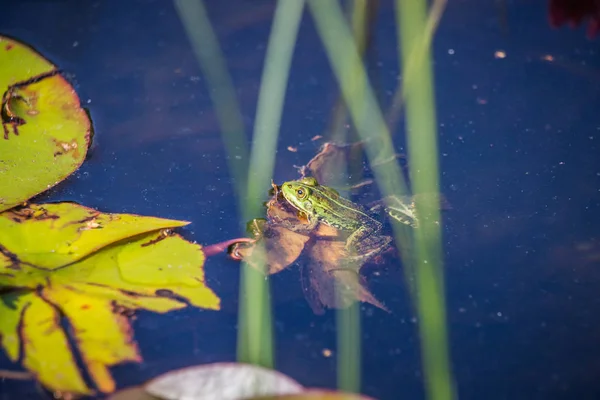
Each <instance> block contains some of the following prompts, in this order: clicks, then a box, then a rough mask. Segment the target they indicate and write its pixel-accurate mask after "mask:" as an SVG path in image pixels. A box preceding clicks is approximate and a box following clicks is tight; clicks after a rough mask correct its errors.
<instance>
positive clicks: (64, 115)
mask: <svg viewBox="0 0 600 400" xmlns="http://www.w3.org/2000/svg"><path fill="white" fill-rule="evenodd" d="M0 91H1V92H2V93H3V94H2V105H1V107H2V109H1V117H2V128H3V130H2V132H0V141H1V142H2V145H1V146H0V212H1V211H4V210H7V209H9V208H12V207H14V206H16V205H18V204H20V203H23V202H24V201H26V200H28V199H29V198H31V197H32V196H35V195H36V194H38V193H41V192H43V191H45V190H47V189H48V188H50V187H52V186H54V185H56V184H57V183H59V182H60V181H62V180H63V179H65V178H66V177H67V176H69V175H70V174H72V173H73V172H74V171H75V170H76V169H77V168H79V166H80V165H81V164H82V163H83V160H84V159H85V156H86V153H87V151H88V147H89V142H90V131H91V123H90V120H89V118H88V116H87V114H86V112H85V110H83V109H82V108H81V106H80V102H79V98H78V97H77V94H76V93H75V90H74V89H73V87H72V86H71V85H70V84H69V83H68V82H67V81H66V80H65V79H64V78H63V77H62V76H61V75H60V73H59V71H58V70H57V68H56V66H55V65H54V64H52V63H50V62H49V61H48V60H46V59H45V58H44V57H43V56H41V55H40V54H39V53H37V52H36V51H35V50H33V49H32V48H30V47H29V46H27V45H25V44H23V43H20V42H18V41H16V40H14V39H10V38H7V37H4V36H0Z"/></svg>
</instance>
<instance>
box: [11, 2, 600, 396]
mask: <svg viewBox="0 0 600 400" xmlns="http://www.w3.org/2000/svg"><path fill="white" fill-rule="evenodd" d="M224 4H225V3H221V2H209V3H208V5H207V6H208V10H209V13H210V17H211V20H212V21H213V25H214V27H215V29H216V31H217V34H218V37H219V40H220V43H221V46H222V49H223V51H224V52H225V54H226V56H227V62H228V67H229V69H230V73H231V75H232V78H233V82H234V84H235V88H236V91H237V95H238V99H239V102H240V106H241V109H242V114H243V118H244V122H245V124H246V130H247V132H251V131H252V125H253V118H254V112H255V108H256V97H257V94H258V86H259V82H260V76H261V71H262V63H263V58H264V54H265V49H266V44H267V39H268V34H269V29H270V21H271V17H272V11H273V6H274V3H273V2H270V1H254V2H245V1H241V0H232V1H229V2H227V6H225V5H224ZM507 7H508V19H507V25H504V24H502V19H501V18H500V14H499V13H498V10H497V9H496V8H495V7H494V5H493V4H486V3H484V2H478V1H474V0H465V1H463V2H458V3H457V2H450V4H449V5H448V7H447V10H446V13H445V15H444V17H443V19H442V23H441V25H440V28H439V31H438V34H437V36H436V40H435V43H434V51H433V54H434V58H435V77H436V82H435V83H436V99H437V114H438V122H439V127H438V129H439V145H440V154H441V173H442V180H441V183H442V189H443V192H444V193H445V194H446V196H447V198H448V200H449V202H450V203H451V204H452V206H453V209H452V210H451V211H448V212H446V213H445V214H444V218H445V220H444V249H445V256H446V259H445V265H446V280H447V295H448V298H447V306H448V318H449V330H450V335H451V336H450V347H451V353H452V354H451V355H452V362H453V368H454V373H455V378H456V382H457V387H458V391H459V393H460V398H461V399H480V398H488V399H508V398H511V399H525V398H527V399H534V398H540V399H542V398H543V399H550V398H551V399H561V398H594V397H596V396H598V393H599V392H600V387H599V386H598V384H597V379H596V376H595V371H597V366H598V361H597V360H598V359H599V356H600V354H598V352H597V351H595V350H594V349H595V348H596V347H597V346H596V343H597V332H598V330H599V329H600V325H599V323H598V322H597V318H595V315H596V314H597V312H598V309H599V307H600V305H599V297H598V295H597V292H598V290H597V285H598V283H600V282H599V277H600V275H598V272H597V269H598V268H597V267H598V266H599V260H600V242H599V239H598V227H597V225H598V224H597V223H595V221H598V220H600V219H599V214H600V207H599V204H600V192H599V188H600V164H599V163H598V161H597V159H598V157H597V154H598V150H599V144H598V143H600V120H599V119H598V117H597V114H598V113H597V111H598V106H599V103H600V95H599V93H600V91H599V89H600V70H599V68H600V58H599V57H598V50H597V49H598V41H597V40H596V41H588V40H587V39H585V37H584V31H583V29H579V30H570V29H568V28H564V29H561V30H553V29H551V28H550V27H549V26H548V24H547V19H546V9H545V5H544V4H543V3H541V4H537V3H535V4H534V3H533V2H528V3H526V4H517V3H516V2H508V4H507ZM378 18H379V19H378V25H377V29H376V37H375V41H376V46H375V51H374V52H373V53H374V54H371V56H370V57H372V58H371V60H372V61H371V64H370V66H369V69H370V73H371V74H372V78H373V84H374V86H375V88H376V89H377V90H379V93H380V96H381V98H382V99H384V101H386V102H387V101H389V99H391V96H392V94H393V90H394V88H395V85H396V79H397V78H396V76H397V67H396V64H397V55H396V47H395V46H396V45H395V31H394V25H393V23H394V21H393V17H392V13H391V3H390V2H389V1H383V2H381V10H380V12H379V16H378ZM0 26H2V33H4V34H8V35H11V36H13V37H16V38H18V39H20V40H22V41H25V42H28V43H30V44H32V45H33V46H34V47H35V48H36V49H38V50H39V51H41V52H42V53H43V54H44V55H45V56H47V57H48V58H50V59H51V60H52V61H54V62H56V63H57V64H58V65H59V66H60V67H61V68H63V69H64V70H65V71H67V72H68V74H69V76H70V77H71V79H72V81H73V82H74V83H75V85H76V89H77V91H78V93H79V94H80V97H81V99H82V102H83V103H85V104H86V106H88V107H89V109H90V111H91V115H92V118H93V122H94V129H95V132H96V136H95V142H94V146H93V148H92V149H91V154H90V158H89V160H88V161H87V162H86V163H85V164H84V165H83V166H82V167H81V169H80V170H79V171H78V172H77V173H76V174H74V175H73V176H72V177H70V178H69V179H68V180H67V181H66V182H64V183H63V184H61V185H59V186H58V187H56V188H55V189H52V190H51V191H50V192H49V193H47V194H45V195H43V196H42V198H41V200H44V201H56V200H74V201H77V202H79V203H81V204H84V205H86V206H90V207H95V208H98V209H100V210H102V211H106V212H130V213H138V214H144V215H156V216H161V217H165V218H176V219H185V220H189V221H192V224H191V225H190V226H188V227H186V228H185V229H182V230H181V231H182V232H183V234H184V236H185V237H186V238H187V239H189V240H195V241H197V242H199V243H203V244H212V243H216V242H219V241H223V240H227V239H231V238H234V237H238V236H240V234H241V232H240V231H239V220H238V218H239V216H238V212H237V199H236V198H235V197H234V195H233V191H232V181H231V177H230V174H229V172H228V167H227V162H226V161H227V160H226V158H225V157H226V156H225V152H224V149H223V145H222V142H221V137H220V134H219V131H218V125H217V120H216V117H215V114H214V112H213V109H212V104H211V101H210V98H209V96H208V93H207V89H206V82H205V79H204V77H203V76H202V74H201V72H200V70H199V67H198V65H197V63H196V60H195V58H194V55H193V53H192V51H191V48H190V45H189V44H188V41H187V38H186V36H185V33H184V31H183V28H182V27H181V25H180V23H179V20H178V18H177V15H176V13H175V11H174V9H173V7H172V5H171V3H169V2H162V1H128V2H121V3H115V2H105V3H102V2H97V3H91V2H90V3H89V4H80V3H79V2H69V1H64V2H18V3H14V4H12V5H10V6H5V7H4V8H3V12H2V15H0ZM501 52H503V53H505V54H506V57H505V58H502V53H501ZM549 56H551V57H552V59H553V60H554V61H548V60H549V59H550V57H549ZM337 93H338V92H337V85H336V83H335V80H334V79H333V76H332V73H331V70H330V69H329V66H328V63H327V59H326V57H325V54H324V52H323V48H322V45H321V43H320V41H319V38H318V36H317V34H316V31H315V29H314V26H313V24H312V21H311V18H310V17H309V15H308V14H306V15H305V16H304V19H303V21H302V25H301V28H300V32H299V41H298V43H297V47H296V51H295V54H294V59H293V65H292V70H291V74H290V83H289V86H288V92H287V98H286V105H285V109H284V115H283V121H282V127H281V137H280V140H279V143H278V153H277V157H276V168H275V174H274V176H273V179H274V180H275V182H282V181H284V180H287V179H293V178H295V177H296V176H297V170H296V169H295V168H294V166H295V165H302V164H305V163H306V162H307V161H308V160H309V159H310V158H311V157H312V156H313V155H314V154H315V153H316V152H317V150H318V146H319V142H312V141H311V140H310V139H311V138H312V137H313V136H315V135H317V134H323V131H324V129H325V128H326V127H327V124H328V122H329V117H330V110H331V107H332V106H333V104H334V103H335V101H336V98H337V97H336V96H337ZM386 104H387V103H386ZM248 135H250V134H249V133H248ZM249 139H250V138H249ZM394 140H395V142H396V143H397V145H398V151H400V152H401V151H403V144H404V132H403V130H402V129H399V130H398V131H397V132H395V138H394ZM288 146H295V147H297V148H298V151H297V152H290V151H289V150H288V149H287V148H288ZM264 186H265V198H266V191H267V190H268V189H269V187H270V183H269V182H265V183H264ZM205 268H206V273H207V279H208V285H209V286H210V287H211V288H213V289H214V290H215V291H216V292H217V294H218V295H219V296H220V297H221V299H222V310H221V311H219V312H212V311H203V310H198V309H191V308H190V309H184V310H181V311H177V312H173V313H170V314H167V315H158V314H153V313H149V312H138V313H137V319H136V320H135V321H133V327H134V330H135V338H136V340H137V341H138V343H139V345H140V349H141V353H142V355H143V356H144V359H145V362H144V363H143V364H140V365H132V364H127V365H121V366H118V367H116V368H114V369H113V372H114V376H115V378H116V379H117V383H118V385H119V387H125V386H129V385H133V384H140V383H142V382H144V381H146V380H147V379H150V378H152V377H154V376H156V375H158V374H160V373H163V372H166V371H168V370H171V369H174V368H181V367H184V366H189V365H194V364H200V363H208V362H214V361H231V360H234V359H235V343H236V324H237V319H236V317H237V294H238V279H239V278H238V271H239V265H238V264H237V263H236V262H234V261H231V260H228V259H227V258H226V257H225V256H215V257H213V258H211V259H209V260H208V262H207V263H206V266H205ZM365 275H366V276H367V279H368V280H369V284H370V288H371V289H372V291H373V292H374V293H375V295H376V296H377V297H378V298H379V299H380V300H382V301H383V302H385V304H386V305H387V306H388V308H390V309H391V310H392V312H393V313H392V314H387V313H385V312H383V311H381V310H378V309H376V308H374V307H372V306H369V305H365V306H364V307H363V311H362V312H363V392H364V393H365V394H367V395H370V396H373V397H376V398H379V399H396V398H401V397H402V398H409V399H413V398H414V399H418V398H422V396H423V389H422V376H421V370H420V355H419V347H418V335H417V332H416V330H415V328H416V325H415V318H414V315H413V313H412V310H411V308H410V305H409V297H408V292H407V288H406V284H405V283H404V282H403V276H404V275H403V272H402V271H401V270H400V269H399V268H398V267H397V266H387V267H385V266H384V267H382V268H376V267H373V268H369V269H368V270H367V271H365ZM271 283H272V287H273V291H274V295H273V298H274V320H275V335H276V352H277V353H276V354H277V355H276V365H277V368H278V369H279V370H280V371H282V372H284V373H286V374H289V375H290V376H292V377H293V378H294V379H296V380H298V381H299V382H301V383H302V384H304V385H306V386H323V387H334V386H335V376H336V375H335V357H327V356H326V355H324V354H327V352H326V351H324V350H328V349H330V350H335V337H336V336H335V314H334V313H333V312H328V313H327V314H325V315H324V316H315V315H313V314H312V312H311V310H310V307H309V305H308V303H307V302H306V301H305V300H304V297H303V294H302V291H301V288H300V283H299V273H298V271H297V269H291V270H288V271H285V272H283V273H281V274H280V275H277V276H275V277H273V279H272V281H271ZM165 327H168V329H167V328H165ZM2 357H3V358H2V359H1V361H0V368H3V369H10V368H11V365H10V363H9V362H8V361H7V360H6V358H4V356H2ZM0 393H1V394H2V398H3V399H12V398H24V397H23V396H25V395H30V396H32V397H31V398H35V397H34V395H35V390H34V389H33V388H32V386H31V385H30V384H29V383H24V382H9V381H4V382H1V383H0Z"/></svg>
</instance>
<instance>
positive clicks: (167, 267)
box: [0, 203, 220, 394]
mask: <svg viewBox="0 0 600 400" xmlns="http://www.w3.org/2000/svg"><path fill="white" fill-rule="evenodd" d="M185 224H187V222H184V221H173V220H166V219H160V218H152V217H142V216H137V215H127V214H103V213H99V212H97V211H94V210H91V209H88V208H85V207H81V206H79V205H76V204H73V203H57V204H47V205H43V206H40V205H29V206H28V207H19V208H16V209H12V210H9V211H5V212H4V213H0V250H1V251H0V255H3V256H4V258H0V286H2V287H4V288H5V290H7V288H10V287H13V288H15V289H14V290H12V291H8V292H6V291H5V292H4V293H3V294H2V295H1V300H2V301H1V302H0V320H2V321H3V324H2V325H0V335H1V336H0V341H1V345H2V347H3V348H4V349H5V351H6V353H7V355H8V356H9V357H10V358H11V359H12V360H13V361H19V360H18V357H19V349H20V348H21V347H22V349H23V357H22V360H20V361H21V362H22V364H23V366H24V367H25V368H27V369H28V370H30V371H31V372H32V373H33V374H35V375H36V378H37V379H38V380H39V381H40V382H42V383H43V384H44V385H46V386H47V387H49V388H52V389H53V390H58V391H61V392H68V393H78V394H90V393H91V390H90V389H89V388H88V387H87V386H86V384H85V383H84V382H83V380H82V378H81V373H80V371H79V370H78V368H77V365H76V364H75V361H74V359H73V356H72V355H71V352H70V350H69V347H68V344H67V336H66V335H67V334H66V333H65V332H64V331H63V326H64V325H63V323H65V322H66V323H67V325H68V326H70V328H71V329H70V334H71V336H72V338H73V339H74V342H75V343H76V346H77V349H78V352H79V354H80V355H81V358H82V361H83V363H84V365H85V366H86V368H87V371H88V373H89V376H90V377H91V378H92V380H93V381H94V383H95V385H96V386H97V387H98V389H99V390H100V391H101V392H112V391H113V390H114V389H115V383H114V381H113V379H112V376H111V374H110V371H109V369H108V368H109V367H111V366H113V365H116V364H119V363H123V362H127V361H130V362H139V361H141V360H142V358H141V355H140V354H139V351H138V348H137V345H136V343H135V341H134V340H133V333H132V331H131V326H130V324H129V320H128V318H127V317H128V316H129V315H130V313H131V312H132V311H133V310H136V309H146V310H151V311H155V312H167V311H170V310H174V309H179V308H183V307H186V305H187V304H188V303H189V304H191V305H194V306H197V307H203V308H209V309H219V306H220V300H219V298H218V297H217V296H216V295H215V294H214V292H213V291H212V290H211V289H209V288H208V287H206V285H205V283H204V271H203V268H202V267H203V264H204V254H203V253H202V248H201V246H200V245H197V244H193V243H189V242H187V241H185V240H184V239H183V238H181V237H180V236H178V235H175V234H172V233H170V231H168V230H164V229H162V228H167V227H176V226H182V225H185ZM9 232H10V233H11V234H10V235H9V234H8V233H9ZM32 237H33V238H35V239H31V238H32ZM90 253H91V254H90ZM45 257H48V258H49V259H51V261H48V260H46V259H45ZM24 260H27V261H24ZM57 260H62V262H64V263H66V264H64V265H61V264H60V263H59V262H58V261H57ZM34 262H39V263H40V264H41V266H40V265H36V264H35V263H34ZM27 288H30V289H27ZM98 326H101V327H102V329H98Z"/></svg>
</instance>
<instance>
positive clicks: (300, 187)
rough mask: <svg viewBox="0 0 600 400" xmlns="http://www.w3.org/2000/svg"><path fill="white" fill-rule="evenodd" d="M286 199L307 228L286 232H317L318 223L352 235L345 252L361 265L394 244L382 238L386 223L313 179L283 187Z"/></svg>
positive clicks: (303, 179) (347, 241)
mask: <svg viewBox="0 0 600 400" xmlns="http://www.w3.org/2000/svg"><path fill="white" fill-rule="evenodd" d="M281 193H282V195H283V197H284V198H285V199H286V200H287V202H288V203H289V204H291V205H292V206H293V207H294V208H296V209H297V210H298V217H299V218H301V219H303V218H306V219H307V220H308V225H306V224H294V225H292V224H289V223H287V224H286V228H288V229H291V230H294V231H299V230H307V231H311V230H313V229H314V228H315V227H316V225H317V224H318V223H323V224H325V225H329V226H331V227H333V228H335V229H337V230H338V231H341V232H347V233H350V235H349V236H348V237H347V239H346V244H345V248H346V251H347V252H348V254H349V258H350V259H352V260H354V261H358V260H363V259H367V258H370V257H373V256H374V255H376V254H379V253H380V252H381V251H383V250H385V249H386V248H387V246H388V245H389V243H390V242H391V241H392V238H391V237H390V236H385V235H381V234H380V232H381V229H382V226H383V225H382V223H381V222H379V221H378V220H376V219H375V218H373V217H372V216H371V215H370V214H369V213H368V212H367V211H366V210H365V209H364V208H363V207H362V206H361V205H359V204H356V203H353V202H351V201H350V200H348V199H345V198H343V197H341V196H340V195H339V193H338V192H337V191H336V190H335V189H333V188H330V187H327V186H322V185H319V183H318V182H317V180H316V179H315V178H313V177H305V178H302V179H300V180H296V181H289V182H285V183H283V184H282V185H281Z"/></svg>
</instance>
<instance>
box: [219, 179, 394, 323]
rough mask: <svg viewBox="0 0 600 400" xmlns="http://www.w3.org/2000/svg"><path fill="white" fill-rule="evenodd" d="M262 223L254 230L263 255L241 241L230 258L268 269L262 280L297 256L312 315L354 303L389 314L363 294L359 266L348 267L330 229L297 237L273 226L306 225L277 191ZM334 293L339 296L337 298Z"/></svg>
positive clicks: (341, 244)
mask: <svg viewBox="0 0 600 400" xmlns="http://www.w3.org/2000/svg"><path fill="white" fill-rule="evenodd" d="M267 217H268V219H267V220H261V221H263V223H261V224H260V227H258V226H257V229H256V230H254V234H255V237H256V241H260V242H261V243H263V244H264V246H265V252H254V251H253V250H254V247H255V243H256V242H254V243H249V242H248V241H247V240H244V241H240V243H238V244H236V245H234V246H232V247H231V251H230V256H231V257H232V258H234V259H236V260H244V261H246V262H248V264H249V265H251V266H253V267H255V268H258V266H261V265H267V266H268V269H267V274H268V275H271V274H275V273H277V272H280V271H282V270H283V269H285V268H287V267H289V266H290V265H291V264H293V263H294V262H295V261H296V260H297V259H298V258H299V257H300V256H301V255H304V256H306V259H307V261H306V263H303V264H302V265H301V275H302V279H301V280H302V286H303V292H304V295H305V298H306V300H307V301H308V303H309V304H310V306H311V308H312V310H313V312H314V313H315V314H323V312H324V309H325V308H345V307H348V306H350V305H351V304H352V303H353V302H354V301H356V300H360V301H363V302H367V303H370V304H373V305H374V306H376V307H379V308H381V309H383V310H386V311H388V310H387V308H386V307H385V306H384V305H383V304H382V303H380V302H379V301H378V300H377V299H376V298H375V297H374V296H373V295H372V294H371V292H369V290H368V289H367V288H366V285H365V282H364V279H363V278H362V277H361V276H360V274H359V270H360V267H361V266H362V264H359V263H356V262H354V263H351V262H349V261H348V254H347V252H346V249H345V241H344V240H343V238H344V237H343V236H340V235H339V232H338V231H337V230H336V229H335V228H332V227H330V226H327V225H324V224H318V225H317V226H316V228H315V229H314V230H313V231H311V232H302V233H299V232H293V231H291V230H289V229H286V228H285V227H282V226H278V225H276V223H279V222H281V221H288V222H290V223H292V224H294V225H296V226H298V225H302V224H307V221H305V220H301V219H299V218H298V216H297V213H296V210H295V209H294V208H293V207H292V206H291V205H290V204H289V203H288V202H287V201H285V199H283V197H282V196H281V194H280V193H279V191H278V190H277V188H276V187H275V190H274V194H273V197H272V198H271V199H270V200H269V202H267ZM255 221H256V220H255ZM255 226H256V225H255ZM260 229H262V230H260ZM336 288H337V290H338V292H339V293H340V294H341V296H339V298H338V296H336Z"/></svg>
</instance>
